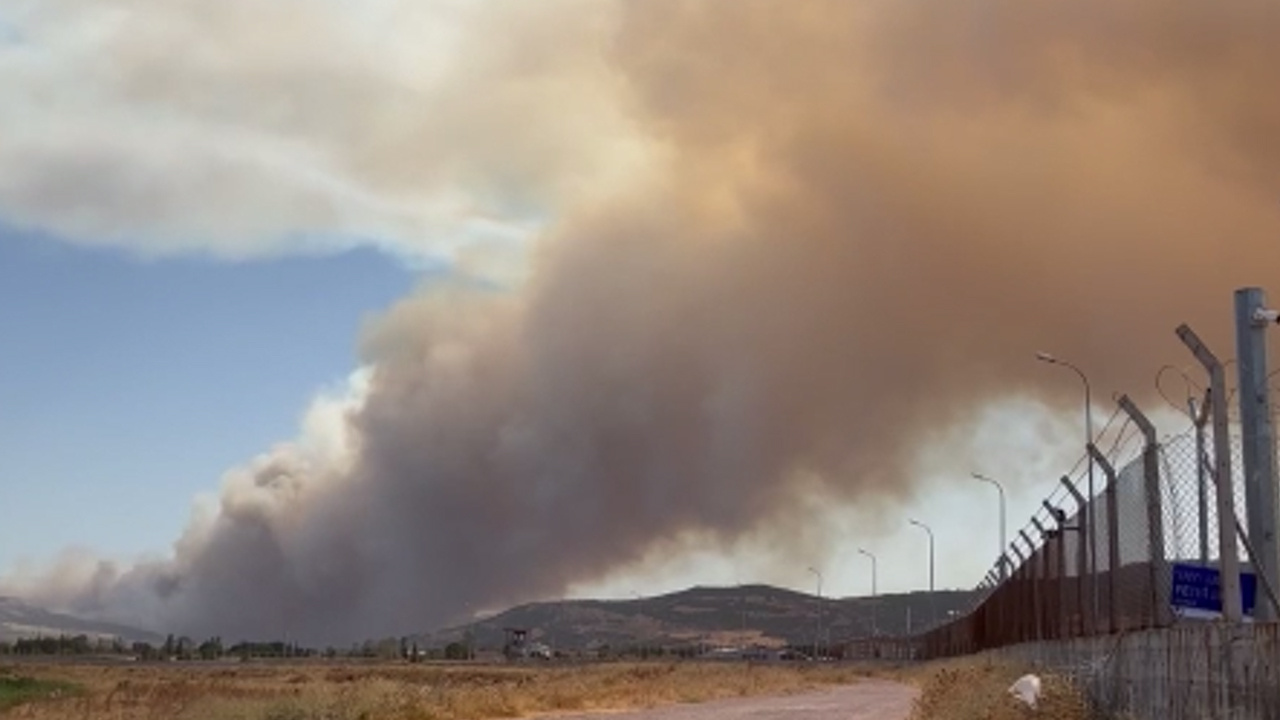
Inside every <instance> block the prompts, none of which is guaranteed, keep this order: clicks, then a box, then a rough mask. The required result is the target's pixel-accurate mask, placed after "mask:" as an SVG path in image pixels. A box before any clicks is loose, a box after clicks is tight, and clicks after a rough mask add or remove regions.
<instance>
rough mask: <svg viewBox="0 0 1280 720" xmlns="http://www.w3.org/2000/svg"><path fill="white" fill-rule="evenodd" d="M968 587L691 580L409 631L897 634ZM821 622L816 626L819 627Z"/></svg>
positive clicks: (577, 638) (446, 635)
mask: <svg viewBox="0 0 1280 720" xmlns="http://www.w3.org/2000/svg"><path fill="white" fill-rule="evenodd" d="M973 597H974V595H973V592H972V591H968V590H946V591H938V592H935V593H932V594H930V593H928V592H917V593H908V594H895V595H879V596H876V597H859V598H821V599H819V598H818V597H816V596H814V595H808V594H805V593H800V592H795V591H792V590H786V589H783V588H777V587H772V586H769V585H743V586H738V587H695V588H690V589H688V590H683V591H680V592H676V593H670V594H667V595H658V596H655V597H648V598H636V599H634V600H561V601H551V602H536V603H529V604H525V605H520V606H517V607H514V608H511V609H510V610H507V611H506V612H503V613H500V614H498V615H495V616H493V617H490V618H486V619H483V620H479V621H476V622H473V623H470V624H467V625H463V626H459V627H453V628H447V629H445V630H441V631H438V632H434V633H428V634H426V635H423V636H419V637H418V638H416V639H417V640H419V641H420V642H423V643H425V644H427V645H431V646H439V645H442V644H444V643H448V642H453V641H462V640H464V639H466V638H471V640H472V642H473V643H474V644H475V645H476V646H478V647H482V648H496V647H500V646H501V645H502V643H503V640H504V632H503V631H504V628H521V629H526V630H528V631H529V637H530V639H533V640H538V641H541V642H545V643H547V644H548V645H551V646H552V647H556V648H560V649H582V648H587V647H592V646H598V645H609V646H612V647H624V646H635V645H667V646H671V645H682V644H696V643H708V644H716V645H720V644H724V645H745V644H760V645H769V646H782V645H793V646H804V645H809V644H812V643H813V642H814V639H815V637H816V636H817V633H818V631H819V627H821V633H822V634H821V637H822V638H823V641H824V642H826V641H830V642H840V641H843V640H849V639H854V638H860V637H869V636H871V635H872V634H879V635H903V634H907V633H908V632H910V630H915V631H919V630H921V629H923V628H924V627H925V626H926V625H928V624H929V621H930V618H931V617H934V616H935V615H934V613H936V617H937V618H939V619H941V618H944V617H946V616H947V614H948V613H949V612H953V611H954V612H963V611H964V610H966V609H967V608H968V607H969V604H970V602H971V600H972V598H973ZM819 622H821V626H819Z"/></svg>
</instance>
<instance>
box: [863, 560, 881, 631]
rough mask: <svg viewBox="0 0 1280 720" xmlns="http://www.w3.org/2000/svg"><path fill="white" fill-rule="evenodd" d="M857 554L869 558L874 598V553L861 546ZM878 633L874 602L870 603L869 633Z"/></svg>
mask: <svg viewBox="0 0 1280 720" xmlns="http://www.w3.org/2000/svg"><path fill="white" fill-rule="evenodd" d="M858 554H859V555H865V556H866V557H868V558H871V597H873V598H874V597H875V596H876V556H875V553H869V552H867V551H866V550H863V549H862V548H858ZM879 634H880V624H879V623H878V622H876V606H875V603H872V605H871V635H872V636H878V635H879Z"/></svg>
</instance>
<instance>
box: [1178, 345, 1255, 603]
mask: <svg viewBox="0 0 1280 720" xmlns="http://www.w3.org/2000/svg"><path fill="white" fill-rule="evenodd" d="M1177 333H1178V338H1179V339H1181V340H1182V342H1183V344H1184V345H1186V346H1187V347H1188V348H1190V350H1191V352H1192V353H1194V354H1195V356H1196V359H1197V360H1199V361H1200V364H1201V365H1203V366H1204V368H1205V370H1206V371H1207V372H1208V373H1209V402H1210V403H1212V406H1213V407H1212V413H1213V415H1212V417H1213V462H1214V472H1213V475H1214V484H1215V485H1216V494H1217V499H1218V502H1217V506H1218V567H1219V576H1220V582H1221V585H1222V617H1223V618H1224V619H1226V620H1227V621H1228V622H1233V623H1238V622H1241V621H1242V620H1243V619H1244V605H1243V602H1242V601H1241V594H1240V553H1239V550H1238V548H1237V547H1236V537H1235V528H1234V527H1232V526H1233V525H1234V523H1232V522H1231V520H1232V518H1234V517H1235V494H1234V493H1233V492H1232V491H1231V436H1230V434H1229V433H1230V432H1231V427H1230V424H1229V421H1228V418H1227V403H1226V397H1227V381H1226V377H1225V374H1224V373H1223V371H1222V363H1221V362H1219V361H1218V358H1217V356H1215V355H1214V354H1213V352H1212V351H1210V350H1209V347H1208V346H1207V345H1205V344H1204V342H1202V341H1201V340H1200V338H1199V336H1197V335H1196V334H1195V331H1193V330H1192V329H1191V327H1190V326H1189V325H1187V324H1186V323H1183V324H1182V325H1179V326H1178V329H1177Z"/></svg>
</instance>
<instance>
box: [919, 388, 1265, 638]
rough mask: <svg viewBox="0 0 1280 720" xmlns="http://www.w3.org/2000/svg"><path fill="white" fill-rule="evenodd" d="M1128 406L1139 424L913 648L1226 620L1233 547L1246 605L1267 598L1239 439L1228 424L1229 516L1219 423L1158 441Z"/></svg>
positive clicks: (1082, 473)
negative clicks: (1256, 561)
mask: <svg viewBox="0 0 1280 720" xmlns="http://www.w3.org/2000/svg"><path fill="white" fill-rule="evenodd" d="M1125 402H1127V401H1125ZM1128 412H1129V413H1130V414H1131V416H1132V418H1133V419H1135V420H1136V422H1135V423H1134V424H1133V425H1130V424H1129V423H1126V424H1125V425H1124V426H1122V427H1121V428H1120V429H1119V430H1118V431H1117V432H1115V433H1113V435H1112V436H1113V437H1114V439H1115V440H1114V442H1113V443H1112V446H1111V448H1110V449H1109V450H1108V451H1106V452H1103V451H1101V450H1097V449H1096V448H1095V449H1094V450H1093V452H1091V453H1090V454H1089V455H1088V456H1086V460H1091V461H1092V462H1091V463H1089V462H1084V463H1082V464H1081V466H1080V467H1078V469H1077V470H1075V471H1073V474H1072V475H1070V476H1064V477H1063V478H1062V479H1061V482H1060V484H1059V486H1058V487H1057V489H1056V490H1055V492H1054V493H1053V494H1051V495H1050V496H1049V497H1048V498H1047V499H1046V500H1045V501H1044V503H1043V505H1042V507H1041V508H1040V510H1039V511H1038V512H1037V513H1036V514H1035V515H1034V516H1033V517H1032V518H1031V520H1030V522H1029V523H1028V525H1027V526H1026V527H1025V528H1024V529H1023V530H1022V531H1020V532H1018V533H1016V536H1017V538H1018V539H1017V540H1016V541H1015V542H1014V543H1013V545H1012V547H1011V554H1012V557H1011V558H1010V562H1009V564H1008V565H1001V564H1000V562H999V561H997V563H996V565H995V567H994V568H993V569H992V571H991V572H990V573H989V574H988V575H987V579H986V580H984V582H983V584H982V585H980V586H979V587H978V591H979V592H978V593H977V595H976V600H975V603H974V606H973V607H972V609H971V610H970V611H969V612H968V613H967V614H965V615H963V616H961V617H958V618H954V619H952V620H950V621H949V622H946V623H945V624H941V625H939V626H936V627H934V628H931V629H929V630H927V631H926V632H924V633H922V634H920V635H918V636H916V637H915V638H913V639H912V640H913V642H914V643H915V646H916V647H915V649H914V650H913V651H912V654H913V655H914V656H916V657H921V658H932V657H945V656H952V655H961V654H967V653H972V652H978V651H981V650H986V649H991V648H997V647H1002V646H1007V645H1012V644H1016V643H1022V642H1029V641H1036V640H1057V639H1065V638H1075V637H1088V636H1098V635H1109V634H1120V633H1126V632H1130V631H1134V630H1142V629H1148V628H1158V627H1169V626H1172V625H1175V624H1179V623H1190V622H1197V621H1203V620H1206V619H1215V618H1218V617H1220V616H1221V606H1222V600H1221V595H1222V591H1221V589H1220V588H1219V587H1218V585H1217V584H1216V583H1217V582H1218V581H1217V577H1218V576H1219V575H1220V573H1219V572H1218V571H1219V568H1220V567H1221V564H1222V560H1223V557H1222V556H1223V553H1221V552H1220V551H1219V549H1220V548H1222V547H1229V548H1231V549H1234V550H1235V557H1236V558H1238V562H1239V565H1240V570H1241V578H1242V600H1243V609H1244V612H1245V613H1246V614H1248V613H1250V612H1251V610H1252V607H1253V605H1254V604H1255V603H1256V602H1261V601H1264V597H1263V594H1262V591H1263V589H1258V588H1255V587H1254V585H1255V583H1254V582H1252V579H1253V568H1252V566H1251V565H1250V563H1249V562H1248V560H1249V553H1248V542H1247V537H1246V536H1245V533H1244V531H1243V528H1242V527H1241V526H1240V523H1241V522H1242V519H1243V518H1244V517H1245V499H1244V493H1243V486H1244V483H1243V478H1242V471H1241V469H1240V468H1241V464H1240V443H1239V439H1238V437H1235V433H1234V432H1229V434H1231V435H1232V438H1231V443H1230V447H1232V456H1233V457H1232V458H1231V464H1230V468H1231V471H1230V475H1229V476H1228V482H1229V486H1227V487H1225V492H1226V494H1227V497H1226V498H1225V499H1224V500H1223V501H1222V502H1223V503H1224V504H1225V506H1226V507H1230V508H1231V509H1232V511H1231V512H1230V513H1227V514H1228V515H1229V516H1228V517H1226V518H1221V517H1220V515H1221V514H1223V513H1220V512H1219V510H1218V508H1219V507H1220V506H1221V505H1220V501H1219V499H1218V492H1219V489H1218V485H1217V482H1216V477H1215V476H1216V473H1217V470H1218V466H1217V463H1216V462H1215V457H1214V453H1213V448H1214V442H1213V427H1212V424H1209V423H1201V424H1200V425H1199V426H1193V427H1192V428H1191V429H1189V430H1187V431H1186V432H1184V433H1181V434H1178V435H1174V436H1171V437H1166V438H1164V439H1163V440H1162V441H1158V440H1157V439H1156V437H1155V433H1154V429H1153V428H1152V427H1151V425H1150V423H1148V422H1147V421H1146V418H1145V417H1144V416H1142V415H1141V413H1140V412H1139V411H1138V410H1137V409H1136V408H1134V407H1133V406H1132V405H1131V404H1129V407H1128ZM1126 431H1127V432H1126ZM1090 472H1092V473H1093V483H1090V482H1089V473H1090ZM1090 484H1092V485H1093V486H1094V488H1095V492H1094V494H1093V497H1092V498H1090V496H1089V490H1088V488H1089V486H1090ZM1223 523H1225V527H1224V526H1223ZM1224 541H1225V543H1229V545H1224ZM1267 599H1269V596H1267ZM1215 603H1216V607H1215Z"/></svg>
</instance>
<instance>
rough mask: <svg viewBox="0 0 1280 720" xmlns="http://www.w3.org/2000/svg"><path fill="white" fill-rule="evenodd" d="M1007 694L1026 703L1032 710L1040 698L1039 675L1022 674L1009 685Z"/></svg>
mask: <svg viewBox="0 0 1280 720" xmlns="http://www.w3.org/2000/svg"><path fill="white" fill-rule="evenodd" d="M1009 694H1010V695H1012V696H1014V697H1016V698H1018V699H1019V700H1021V701H1022V702H1024V703H1026V704H1027V706H1028V707H1030V708H1031V709H1032V710H1035V709H1036V703H1037V702H1039V700H1040V676H1039V675H1031V674H1027V675H1023V676H1022V677H1020V678H1018V681H1017V682H1015V683H1014V684H1012V685H1010V686H1009Z"/></svg>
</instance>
